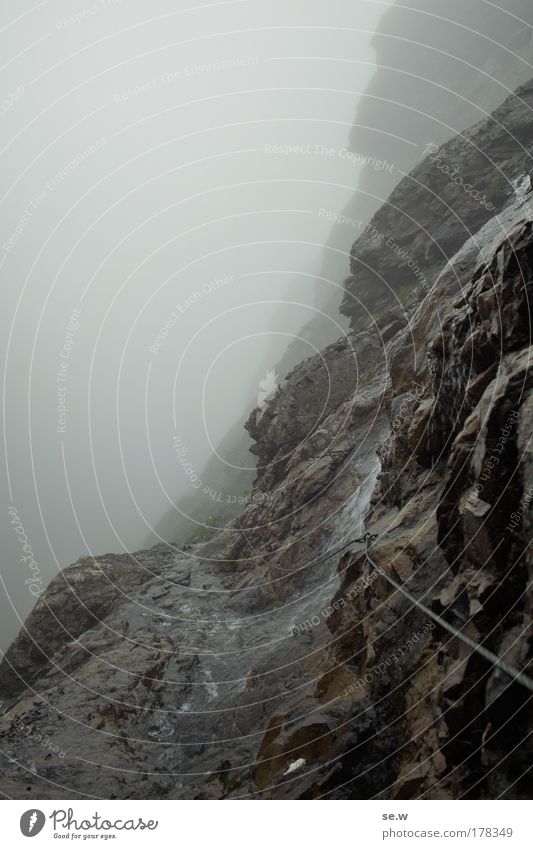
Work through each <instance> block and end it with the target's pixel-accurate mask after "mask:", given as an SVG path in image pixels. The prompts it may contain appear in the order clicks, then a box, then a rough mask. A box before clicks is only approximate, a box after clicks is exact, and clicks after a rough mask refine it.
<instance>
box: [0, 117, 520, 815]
mask: <svg viewBox="0 0 533 849" xmlns="http://www.w3.org/2000/svg"><path fill="white" fill-rule="evenodd" d="M476 132H479V130H477V131H476ZM412 183H413V178H412V177H409V178H406V180H405V181H404V182H403V183H402V186H401V190H402V196H405V197H407V192H408V187H409V186H412ZM522 186H523V192H522V193H521V194H517V196H516V197H514V198H511V199H510V200H509V202H508V203H507V205H506V206H505V208H504V209H500V210H499V212H498V215H496V216H494V217H492V218H491V219H490V220H487V221H485V222H484V223H483V222H482V224H483V226H482V227H481V229H480V230H478V232H476V233H475V234H474V235H473V236H472V237H471V238H469V239H468V240H467V241H466V242H465V244H464V245H463V244H462V242H464V241H465V240H464V238H463V237H461V238H460V239H459V242H458V244H457V245H456V249H457V250H456V253H455V255H454V257H453V258H452V259H451V261H450V262H449V263H448V264H447V265H446V267H445V268H444V269H443V270H442V271H441V273H440V274H438V275H436V278H437V279H436V280H435V282H434V283H433V285H430V286H429V287H428V290H427V291H424V292H420V293H419V296H418V298H417V299H413V301H412V305H404V306H403V308H402V309H400V308H398V306H397V305H396V306H395V305H394V303H392V304H390V305H389V306H388V308H387V309H384V310H383V312H382V314H381V315H380V316H379V317H376V320H373V321H372V322H371V323H370V326H369V327H367V328H366V329H363V330H361V331H359V332H353V333H351V334H349V335H347V337H346V338H345V339H343V340H340V341H338V342H337V343H335V344H333V345H330V346H329V347H328V348H326V349H325V350H324V351H322V352H321V353H320V354H319V355H317V356H315V357H312V358H310V359H308V360H306V361H304V362H302V363H301V364H300V365H298V366H297V367H296V368H295V369H294V370H293V371H292V372H291V373H290V374H289V375H288V376H287V378H286V379H285V381H284V382H283V383H282V385H281V386H280V387H279V388H278V389H277V390H276V392H275V393H273V394H272V395H271V396H270V397H269V398H268V399H267V401H266V403H265V405H262V409H261V410H256V411H254V412H253V413H252V415H251V416H250V419H249V421H248V424H247V427H248V430H249V432H250V434H251V436H252V437H253V439H254V440H255V450H256V454H257V456H258V458H259V469H258V479H257V481H256V485H255V487H254V491H253V497H252V498H251V500H250V503H249V504H248V506H247V508H246V510H245V511H244V513H243V514H242V515H241V516H240V517H239V518H238V519H236V520H235V521H234V522H233V523H232V524H231V525H229V526H228V527H227V528H226V529H225V530H224V531H221V532H220V533H218V534H217V535H216V536H214V537H213V538H212V539H211V540H210V541H209V542H208V543H206V544H203V545H196V546H192V547H190V548H188V549H187V550H182V551H180V550H178V549H177V548H175V547H172V546H158V547H156V548H155V549H151V550H150V551H148V552H138V553H137V554H133V555H124V556H119V555H117V556H114V557H113V558H111V557H104V558H99V559H97V561H96V562H95V561H94V560H93V559H84V560H82V561H79V562H78V564H75V566H74V567H70V568H69V569H66V570H65V571H64V572H63V573H62V574H61V575H60V576H58V578H56V579H55V581H54V582H53V583H52V584H51V586H50V588H49V589H48V590H47V592H46V593H45V594H44V595H43V597H42V598H41V599H40V600H39V603H38V605H37V607H36V608H35V611H34V612H33V614H32V615H31V616H30V618H29V619H28V622H27V623H26V626H25V629H24V631H23V632H22V633H21V636H20V637H19V639H18V641H17V642H16V643H15V644H14V645H13V647H12V648H11V650H10V651H9V652H8V654H7V656H6V658H5V659H4V661H3V663H2V666H1V668H0V680H1V682H2V684H3V687H4V691H5V692H6V695H7V697H8V699H9V700H8V702H7V704H6V705H4V708H5V710H4V713H3V714H2V716H0V739H1V741H2V742H1V746H0V748H1V749H2V753H3V758H4V763H3V769H4V779H3V784H2V789H3V792H4V793H6V794H7V795H9V796H13V797H16V798H65V797H67V798H92V797H96V798H223V799H229V798H238V797H258V798H262V799H271V798H337V799H347V798H372V797H380V798H419V797H423V798H435V799H445V798H458V797H468V796H470V797H480V798H496V797H508V798H528V796H529V788H528V786H527V766H528V764H529V763H530V761H531V745H530V744H528V742H527V740H528V735H529V739H531V735H530V732H531V716H530V714H528V713H527V700H528V698H529V692H528V691H527V690H526V689H525V688H524V687H523V686H522V685H520V684H517V683H513V682H512V681H510V679H509V678H508V676H507V675H506V674H505V673H504V672H502V671H501V670H500V669H499V668H495V667H494V666H492V665H491V664H490V663H489V662H487V661H486V660H485V659H484V658H483V657H481V656H480V655H479V654H476V653H475V652H473V651H472V649H471V648H470V647H468V646H466V645H465V644H464V643H463V642H461V640H460V639H458V638H457V637H451V636H450V634H449V633H448V632H447V631H446V630H445V629H443V628H442V627H441V626H439V625H438V624H436V623H435V622H434V621H433V620H432V619H431V617H428V615H427V613H425V612H424V610H422V609H420V608H419V607H417V606H414V605H413V604H412V603H411V602H410V601H409V600H408V599H407V598H405V597H404V596H403V595H402V594H401V593H400V592H398V591H397V590H395V589H393V588H392V587H391V584H390V583H389V582H388V581H387V580H386V579H385V578H383V577H382V576H381V575H380V574H379V573H378V572H376V570H375V569H374V568H373V566H372V563H371V562H370V561H369V560H368V558H367V557H366V555H365V550H364V546H363V545H362V544H361V543H357V542H354V540H355V539H358V538H360V537H361V535H362V534H363V532H364V531H366V530H371V531H372V533H373V534H375V535H376V539H375V541H374V543H373V545H372V549H371V556H372V558H373V560H374V562H375V563H376V564H377V565H378V566H379V567H380V569H382V570H384V572H385V573H386V574H387V575H389V576H392V577H393V578H394V579H395V580H396V581H397V582H399V583H400V584H401V585H405V587H407V588H408V590H409V592H410V593H411V594H412V595H413V596H414V597H415V598H417V599H420V600H421V601H422V602H423V603H424V604H425V605H426V607H429V608H430V609H431V610H432V611H434V612H435V613H438V614H439V615H441V616H442V617H443V618H444V619H445V620H446V621H448V622H449V623H450V624H451V625H453V626H455V627H456V628H458V629H460V630H462V631H463V632H464V633H465V634H467V635H468V636H469V637H470V638H471V639H474V640H476V641H478V642H479V643H483V645H484V646H485V647H486V648H487V649H489V650H490V651H492V652H493V653H495V654H496V655H498V656H500V657H502V658H504V659H505V660H506V661H507V662H508V663H511V664H513V665H514V666H515V667H518V668H520V669H522V670H523V671H525V672H526V673H527V674H529V676H530V677H531V676H532V669H531V667H532V664H531V659H530V658H531V653H530V646H529V642H528V640H529V637H530V633H529V632H530V626H531V613H532V611H531V606H532V597H531V592H530V591H528V586H529V584H530V578H531V571H532V558H531V553H530V549H529V548H528V541H529V538H530V534H531V526H532V511H531V504H532V502H533V491H532V489H531V484H530V482H531V466H532V460H531V447H530V436H531V421H532V415H533V394H532V381H531V377H530V365H529V363H530V353H531V342H532V340H531V294H532V292H531V287H532V285H533V276H532V257H533V232H532V218H533V216H532V211H531V207H530V204H529V195H528V193H527V191H526V189H527V185H526V184H525V183H523V184H522ZM394 222H395V219H393V220H390V221H389V224H390V226H391V227H393V226H395V223H394ZM440 226H441V225H440V222H437V228H439V227H440ZM391 235H392V236H393V237H394V232H393V231H392V232H391ZM430 243H431V238H429V237H428V239H427V243H426V249H429V244H430ZM450 244H451V243H450ZM417 245H418V248H419V249H420V250H421V251H423V250H424V247H423V240H422V239H419V241H418V242H417ZM418 248H417V249H418ZM356 250H357V248H356ZM5 697H6V696H5ZM5 697H4V698H5ZM43 741H47V742H46V744H45V743H44V742H43ZM50 743H51V744H52V746H56V747H57V749H58V750H59V752H60V754H58V753H57V752H56V751H55V750H54V749H53V748H51V747H50Z"/></svg>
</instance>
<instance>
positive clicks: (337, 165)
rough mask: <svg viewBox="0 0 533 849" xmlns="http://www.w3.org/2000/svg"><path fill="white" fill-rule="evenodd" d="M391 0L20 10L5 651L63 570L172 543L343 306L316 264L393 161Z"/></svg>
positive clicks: (14, 77)
mask: <svg viewBox="0 0 533 849" xmlns="http://www.w3.org/2000/svg"><path fill="white" fill-rule="evenodd" d="M387 6H388V4H387V3H383V2H379V3H377V2H376V3H374V2H366V0H357V2H353V0H338V1H337V2H336V3H335V4H331V3H327V2H323V0H316V2H315V1H314V2H309V0H288V2H287V0H283V2H281V1H280V2H278V0H273V2H271V3H268V4H265V3H262V2H259V0H257V1H256V0H244V2H219V3H203V4H191V3H190V2H184V0H180V2H163V0H157V2H155V3H151V4H149V6H147V4H146V3H143V2H141V0H128V2H119V0H98V2H96V3H94V4H92V5H91V4H90V3H87V4H85V5H84V4H83V3H80V4H76V6H75V7H74V6H73V4H72V3H70V2H52V3H46V4H36V5H34V6H33V7H32V6H31V5H30V4H28V3H23V4H19V5H18V6H17V9H16V11H14V10H12V9H8V8H4V9H3V10H2V12H1V13H0V39H1V41H2V44H3V55H4V57H5V62H4V67H3V70H2V99H3V106H2V116H1V117H2V122H3V133H2V161H3V168H2V177H1V179H2V185H1V204H2V240H1V250H0V274H1V280H2V300H3V305H2V312H1V318H0V321H1V322H2V330H1V339H2V354H3V357H2V359H3V362H4V366H5V367H4V371H3V390H4V394H3V398H4V405H3V424H4V446H5V451H4V455H3V459H2V464H3V470H2V471H3V480H4V486H3V488H2V500H3V504H2V516H3V519H2V528H3V531H2V542H3V561H2V580H3V584H4V589H3V591H2V592H3V606H4V607H5V608H6V612H5V615H3V618H2V632H1V635H0V636H1V639H2V643H3V644H4V645H5V643H6V642H8V641H9V639H10V638H11V637H12V636H13V634H14V633H15V631H16V630H17V628H18V625H19V622H20V620H22V619H23V618H24V617H25V615H26V614H27V613H28V611H29V610H30V608H31V607H32V606H33V604H34V603H35V599H36V598H37V597H38V595H39V593H40V591H41V590H42V589H43V588H44V586H46V584H47V583H48V581H49V579H50V578H51V577H52V576H53V575H54V574H55V573H56V571H57V570H58V569H59V568H61V567H63V566H65V565H66V564H68V563H70V562H72V561H73V560H75V559H77V558H78V557H79V556H81V555H84V554H98V553H101V552H104V551H122V550H135V549H136V548H139V547H141V546H142V545H143V544H144V543H145V541H146V540H147V538H148V539H152V541H154V542H155V541H157V534H155V533H154V531H153V528H154V526H157V524H158V522H159V521H160V519H161V516H162V515H163V514H165V513H166V512H167V511H168V510H169V508H171V507H172V505H173V504H174V503H175V502H176V501H177V500H178V499H179V498H180V497H184V496H188V495H191V494H193V492H194V487H195V485H196V484H195V481H194V480H193V478H194V477H195V476H196V478H198V476H200V475H201V470H202V469H203V467H204V466H205V464H206V462H207V461H208V459H209V458H210V457H211V456H212V453H213V450H214V449H215V448H216V447H217V446H218V445H219V444H220V443H221V440H223V438H224V436H225V434H226V433H227V432H228V430H229V429H230V428H231V427H232V426H233V425H234V423H235V422H236V421H237V420H239V419H241V418H242V417H243V416H244V415H245V413H246V411H247V410H248V408H249V406H250V402H252V404H255V403H258V402H259V401H260V400H261V398H262V397H263V396H264V393H265V391H266V392H268V391H270V389H271V388H273V386H275V380H276V377H275V375H273V374H272V370H273V369H274V368H275V366H276V363H277V361H278V358H279V357H280V356H282V354H283V352H284V351H285V349H286V347H287V345H288V344H289V343H290V342H291V341H292V340H293V339H294V338H297V337H298V334H299V329H300V328H301V327H302V326H304V325H305V324H306V323H308V322H309V320H310V319H312V318H313V317H314V316H315V315H316V314H317V310H320V306H319V305H320V304H323V303H324V302H326V301H328V300H329V299H330V297H331V295H330V290H332V291H333V297H334V299H335V300H336V301H338V300H340V295H341V292H340V286H341V284H342V280H341V279H335V280H331V281H328V280H322V279H317V278H318V277H319V275H320V268H321V266H322V262H323V245H324V244H325V243H326V242H327V240H328V237H329V233H330V230H331V227H332V220H331V214H332V213H333V214H334V213H335V212H336V211H338V210H341V209H342V208H343V207H344V206H345V205H346V203H347V202H348V201H349V199H350V197H351V196H352V194H353V192H354V190H355V188H356V186H357V184H358V181H359V180H360V178H361V175H362V173H363V172H364V171H365V170H368V169H373V170H379V169H380V168H381V169H383V168H385V167H387V166H386V165H385V164H379V163H377V162H375V161H374V162H373V161H372V158H371V157H370V156H369V157H364V156H363V157H362V156H354V155H353V154H351V153H350V152H349V151H348V149H347V148H348V138H349V134H350V130H351V127H352V121H353V116H354V112H355V108H356V106H357V103H358V101H359V99H360V97H361V94H362V92H364V90H365V88H366V87H367V85H368V83H369V80H370V78H371V76H372V73H373V71H374V52H373V48H372V47H371V44H370V42H371V38H372V34H373V32H374V30H375V28H376V24H377V20H378V18H379V16H380V15H381V14H382V13H383V11H384V10H386V8H387ZM347 266H348V258H347V257H346V268H347ZM328 321H332V322H335V321H339V322H340V319H337V318H335V319H328ZM341 333H342V326H341V324H340V323H339V326H338V328H337V326H336V325H335V324H334V325H333V326H332V329H331V335H332V337H333V338H335V337H336V336H340V335H341ZM304 344H305V346H306V347H307V349H308V350H307V352H306V353H307V355H310V354H312V353H314V350H315V349H314V347H313V344H312V343H308V342H305V343H304ZM265 386H266V389H265ZM218 462H220V463H221V464H225V463H228V464H230V465H231V464H232V462H233V461H232V458H231V457H227V458H226V457H224V456H223V454H221V455H220V456H219V460H218ZM252 468H253V458H252V457H250V469H252Z"/></svg>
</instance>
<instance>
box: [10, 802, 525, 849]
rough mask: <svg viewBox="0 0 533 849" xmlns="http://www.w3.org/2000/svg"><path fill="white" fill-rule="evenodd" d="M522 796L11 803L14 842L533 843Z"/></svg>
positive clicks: (225, 845)
mask: <svg viewBox="0 0 533 849" xmlns="http://www.w3.org/2000/svg"><path fill="white" fill-rule="evenodd" d="M530 813H531V807H530V805H529V804H528V803H527V802H519V801H495V802H493V801H457V802H448V801H441V802H439V801H430V802H419V801H418V802H416V801H413V802H386V801H370V802H366V801H346V802H344V801H343V802H312V801H302V802H289V801H287V802H277V801H276V802H271V803H270V804H269V803H268V802H265V801H243V802H226V803H224V802H207V801H142V800H140V801H139V800H136V801H102V802H95V801H70V802H69V801H59V802H58V801H39V800H37V801H35V802H34V804H33V805H30V804H29V803H28V802H27V801H21V802H19V801H12V800H10V801H4V803H3V817H2V820H3V835H2V837H3V843H4V845H5V846H6V847H7V846H9V847H11V846H27V845H28V840H30V839H33V838H35V844H34V845H35V846H36V847H38V846H52V845H54V846H58V845H61V844H63V843H66V842H67V841H69V842H70V844H72V843H78V844H82V843H83V844H85V845H86V844H87V843H91V844H93V845H95V844H96V845H102V842H105V843H106V844H107V845H109V844H111V845H113V846H115V845H116V846H146V847H148V846H157V847H158V849H159V847H167V846H169V847H170V846H172V847H176V846H180V845H186V846H191V845H194V846H199V847H201V849H203V847H207V846H212V845H216V846H217V847H221V849H241V847H243V849H244V847H246V849H249V848H250V846H252V847H254V849H263V848H264V849H272V847H276V849H278V847H279V849H286V847H289V846H292V845H294V844H298V845H299V846H322V847H327V846H330V845H331V844H332V842H334V841H335V842H337V843H338V844H339V845H341V846H342V847H343V849H344V847H346V849H348V847H364V849H367V848H368V847H375V846H406V847H407V846H409V847H420V849H423V848H424V847H435V849H436V847H439V846H442V847H445V846H480V847H481V846H501V847H507V846H508V847H513V849H530V847H531V846H533V839H532V835H531V824H530V822H529V819H530V816H529V815H530Z"/></svg>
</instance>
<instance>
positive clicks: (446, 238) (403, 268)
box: [341, 81, 533, 325]
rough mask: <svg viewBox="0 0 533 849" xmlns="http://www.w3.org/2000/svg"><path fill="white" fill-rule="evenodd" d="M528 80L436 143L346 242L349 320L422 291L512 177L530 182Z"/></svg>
mask: <svg viewBox="0 0 533 849" xmlns="http://www.w3.org/2000/svg"><path fill="white" fill-rule="evenodd" d="M532 106H533V82H531V81H530V82H528V83H527V84H526V85H524V86H522V87H521V88H520V89H518V91H517V92H515V93H514V94H513V95H511V96H510V97H509V98H507V100H506V101H505V102H504V103H503V104H502V105H501V106H500V107H499V108H498V109H497V110H496V111H495V112H494V114H493V115H492V116H491V118H490V119H489V120H488V121H483V122H481V123H480V124H477V125H476V126H475V127H473V128H472V129H470V130H468V131H467V132H466V133H463V134H462V135H459V136H457V137H456V138H454V139H452V140H451V141H449V142H448V143H447V144H445V145H443V146H442V147H441V148H437V146H436V145H433V146H432V147H431V148H430V149H429V155H428V156H427V158H426V159H425V160H424V161H423V162H422V163H421V164H420V165H418V166H417V167H416V168H415V169H414V170H413V171H412V172H411V174H410V175H409V177H408V178H407V179H404V180H403V181H402V182H401V183H400V185H399V186H398V187H397V188H396V189H395V190H394V191H393V192H392V194H391V196H390V197H389V199H388V201H387V203H386V204H384V205H383V206H382V207H381V208H380V209H379V211H378V212H377V213H376V215H375V216H374V218H373V219H372V222H371V225H369V226H368V227H366V228H365V229H364V230H363V232H362V234H361V236H360V237H359V238H358V239H357V240H356V242H355V244H354V245H353V247H352V251H351V258H350V270H351V276H350V277H349V278H348V280H347V281H346V284H345V286H346V294H345V296H344V300H343V303H342V307H341V309H342V311H343V312H344V313H345V314H346V315H348V316H350V318H351V320H352V325H353V324H354V322H355V323H356V322H357V321H360V320H361V319H365V318H368V316H369V314H375V313H376V311H379V310H380V309H382V308H383V307H385V306H387V305H388V304H389V303H390V302H391V299H392V300H393V301H396V303H397V304H398V303H399V302H400V301H401V300H402V298H403V297H405V294H406V293H407V292H409V291H410V290H411V289H413V288H414V287H417V286H418V287H419V290H420V293H421V294H422V293H423V292H424V291H427V290H428V288H430V287H431V284H432V283H433V282H434V280H435V278H436V276H437V274H438V271H439V269H440V268H442V266H443V265H445V264H446V262H447V261H448V259H449V258H450V257H451V256H452V255H453V254H454V253H455V251H456V250H457V246H458V245H460V244H461V243H462V242H464V241H465V240H466V239H468V238H469V237H470V236H472V235H473V234H474V233H476V232H477V230H479V228H480V227H481V226H482V225H483V224H484V223H485V222H486V221H488V220H489V219H490V218H492V217H493V216H494V214H495V212H496V211H497V210H499V209H501V208H502V206H503V205H504V204H505V202H506V199H508V198H510V197H511V196H513V195H514V193H515V191H516V189H517V186H516V184H517V182H518V181H520V180H523V182H524V185H523V186H522V190H525V189H527V186H528V185H529V174H530V172H531V171H532V170H533V159H532V157H531V109H532Z"/></svg>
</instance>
